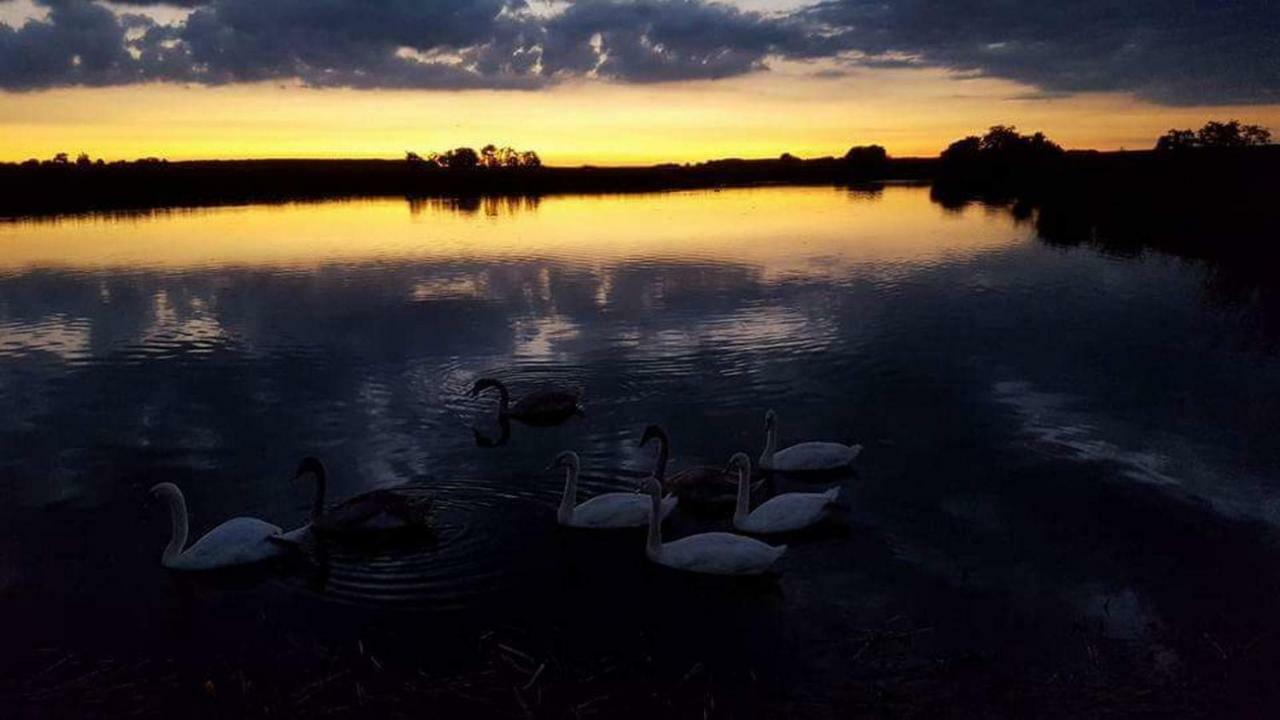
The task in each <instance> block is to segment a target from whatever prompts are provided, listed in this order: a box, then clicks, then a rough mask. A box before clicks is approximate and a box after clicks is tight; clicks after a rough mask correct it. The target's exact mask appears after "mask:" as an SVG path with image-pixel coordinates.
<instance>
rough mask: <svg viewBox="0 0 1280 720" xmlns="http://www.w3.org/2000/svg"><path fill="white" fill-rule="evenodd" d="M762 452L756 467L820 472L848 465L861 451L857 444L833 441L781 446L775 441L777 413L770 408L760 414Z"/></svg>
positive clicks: (784, 470)
mask: <svg viewBox="0 0 1280 720" xmlns="http://www.w3.org/2000/svg"><path fill="white" fill-rule="evenodd" d="M764 432H765V440H764V452H762V453H760V469H761V470H776V471H778V472H790V473H800V472H822V471H824V470H839V469H841V468H846V467H849V466H850V465H852V464H853V461H854V460H856V459H857V458H858V455H859V454H860V453H861V452H862V446H861V445H844V444H841V443H834V442H803V443H799V444H796V445H792V446H791V447H788V448H784V449H782V450H776V449H775V448H776V447H777V445H778V416H777V414H775V413H774V412H773V411H772V410H770V411H769V412H767V413H765V416H764Z"/></svg>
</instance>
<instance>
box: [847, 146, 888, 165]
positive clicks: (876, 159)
mask: <svg viewBox="0 0 1280 720" xmlns="http://www.w3.org/2000/svg"><path fill="white" fill-rule="evenodd" d="M844 159H845V160H847V161H849V162H851V163H882V162H884V161H886V160H888V159H889V153H888V152H886V151H885V149H884V148H883V147H881V146H879V145H855V146H853V147H851V148H849V152H847V153H845V154H844Z"/></svg>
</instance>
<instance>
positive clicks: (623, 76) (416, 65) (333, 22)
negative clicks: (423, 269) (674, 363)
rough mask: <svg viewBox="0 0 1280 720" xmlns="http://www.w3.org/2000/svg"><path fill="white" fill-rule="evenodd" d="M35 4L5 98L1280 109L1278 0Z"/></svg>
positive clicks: (12, 29) (0, 1) (9, 60)
mask: <svg viewBox="0 0 1280 720" xmlns="http://www.w3.org/2000/svg"><path fill="white" fill-rule="evenodd" d="M7 2H10V0H0V6H3V5H4V4H5V3H7ZM38 5H40V6H41V7H42V8H44V9H45V10H47V17H44V18H43V19H41V18H32V19H29V20H27V21H26V22H25V23H23V24H22V25H20V26H10V25H5V24H3V23H2V22H0V89H8V90H32V89H40V88H46V87H54V86H67V85H114V84H127V83H133V82H147V81H173V82H194V83H204V84H223V83H237V82H253V81H264V80H287V81H295V80H296V81H300V82H302V83H304V84H307V85H312V86H321V87H325V86H342V87H366V88H374V87H392V88H449V89H458V88H536V87H540V86H544V85H547V84H551V83H555V82H559V81H561V80H564V79H568V78H575V77H599V78H605V79H610V80H614V81H619V82H632V83H648V82H668V81H681V80H694V79H716V78H725V77H731V76H735V75H742V74H746V73H751V72H757V71H761V70H766V69H767V68H768V65H769V61H770V60H771V59H773V58H787V59H799V60H808V59H819V58H825V59H827V60H829V61H830V63H828V66H830V65H831V64H834V65H835V66H836V67H837V68H838V67H839V66H841V65H844V66H849V65H863V66H868V67H873V68H876V67H942V68H947V69H951V70H954V71H957V72H959V73H963V74H965V75H969V76H972V75H985V76H991V77H999V78H1007V79H1011V80H1016V81H1019V82H1022V83H1026V84H1028V85H1030V86H1032V87H1033V88H1035V89H1036V90H1037V91H1040V92H1043V93H1046V94H1049V95H1052V96H1057V95H1060V94H1063V93H1077V92H1086V91H1120V92H1130V93H1134V94H1136V95H1139V96H1141V97H1145V98H1148V99H1151V100H1154V101H1156V102H1160V103H1165V104H1215V103H1227V102H1231V103H1275V102H1280V13H1277V12H1275V9H1274V7H1268V6H1271V5H1272V3H1271V2H1270V0H1234V1H1231V0H1192V1H1190V2H1183V1H1178V2H1175V1H1174V0H1131V2H1127V3H1116V2H1114V1H1113V0H1081V1H1079V2H1072V3H1035V2H1015V1H1014V0H950V1H944V0H824V1H821V2H816V4H810V5H806V6H803V7H800V8H799V9H795V10H790V11H783V10H780V11H775V12H768V13H761V12H754V11H750V10H744V9H742V8H741V7H738V6H735V5H731V4H726V3H721V2H712V1H710V0H572V1H569V0H560V1H558V2H555V3H551V4H547V3H542V2H539V3H538V4H537V5H534V6H531V5H529V4H528V3H527V2H526V0H433V1H431V2H422V1H420V0H384V1H383V2H378V3H372V2H366V1H363V0H169V1H168V2H156V1H154V0H115V1H114V2H112V3H110V7H108V6H106V5H104V4H101V3H97V2H91V0H38ZM789 6H791V7H794V3H791V4H790V5H789ZM165 7H170V8H173V7H180V8H182V9H183V10H182V13H180V14H179V16H178V17H179V19H175V20H172V21H163V20H157V19H156V18H158V17H164V16H163V14H162V13H160V12H159V11H160V10H162V9H163V8H165ZM752 7H761V5H760V4H759V3H756V4H755V5H753V6H752ZM829 69H830V67H828V70H829Z"/></svg>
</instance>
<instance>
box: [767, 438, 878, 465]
mask: <svg viewBox="0 0 1280 720" xmlns="http://www.w3.org/2000/svg"><path fill="white" fill-rule="evenodd" d="M861 452H862V446H861V445H843V444H841V443H833V442H806V443H800V444H798V445H792V446H791V447H789V448H784V449H782V450H779V451H778V452H776V453H774V454H773V469H774V470H780V471H782V472H815V471H819V470H837V469H839V468H843V467H848V466H849V465H851V464H852V463H853V461H854V460H855V459H856V458H857V457H858V454H859V453H861Z"/></svg>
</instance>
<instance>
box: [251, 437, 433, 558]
mask: <svg viewBox="0 0 1280 720" xmlns="http://www.w3.org/2000/svg"><path fill="white" fill-rule="evenodd" d="M306 478H311V479H313V480H314V481H315V488H316V490H315V498H314V500H313V501H312V504H311V519H310V521H309V522H308V523H307V524H306V525H303V526H302V527H300V528H298V529H297V530H292V531H290V532H288V533H285V534H283V535H281V536H280V537H279V538H276V539H277V540H280V541H283V542H301V541H302V540H303V539H304V538H305V537H306V536H307V535H309V534H311V533H315V534H317V535H321V536H345V537H354V536H368V535H372V534H376V533H389V532H394V531H409V530H426V529H428V528H429V526H430V522H431V507H432V504H433V501H434V499H435V498H434V496H433V495H432V494H431V493H430V492H428V491H427V490H426V489H425V488H423V487H422V486H420V485H408V484H405V485H396V486H393V487H388V488H379V489H377V490H370V491H369V492H366V493H361V494H359V495H356V496H354V497H350V498H347V499H346V500H343V501H342V502H340V503H338V504H337V505H334V506H332V507H326V506H325V498H324V496H325V487H326V485H327V480H328V474H327V473H326V472H325V469H324V463H322V462H320V460H318V459H317V458H314V457H305V458H303V459H302V461H301V462H299V463H298V469H297V470H296V471H295V472H294V475H293V479H294V480H295V481H297V480H303V479H306Z"/></svg>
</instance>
